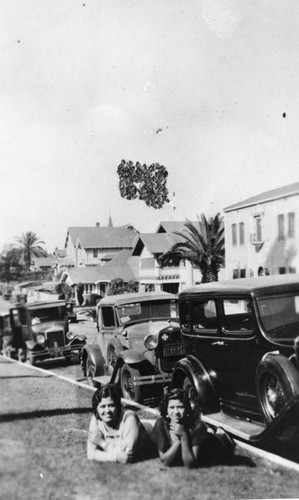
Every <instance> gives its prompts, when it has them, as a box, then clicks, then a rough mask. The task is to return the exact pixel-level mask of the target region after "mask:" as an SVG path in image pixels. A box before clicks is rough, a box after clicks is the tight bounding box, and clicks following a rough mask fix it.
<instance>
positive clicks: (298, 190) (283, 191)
mask: <svg viewBox="0 0 299 500" xmlns="http://www.w3.org/2000/svg"><path fill="white" fill-rule="evenodd" d="M296 194H299V182H295V183H294V184H288V185H287V186H283V187H279V188H277V189H271V191H265V192H264V193H261V194H258V195H256V196H252V197H251V198H247V199H246V200H243V201H240V202H239V203H235V204H234V205H230V206H229V207H226V208H224V212H230V211H231V210H237V209H239V208H245V207H250V206H251V205H258V204H259V203H266V202H269V201H273V200H277V199H279V198H284V197H285V196H294V195H296Z"/></svg>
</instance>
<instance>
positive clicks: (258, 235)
mask: <svg viewBox="0 0 299 500" xmlns="http://www.w3.org/2000/svg"><path fill="white" fill-rule="evenodd" d="M255 228H256V241H263V240H262V218H261V217H256V218H255Z"/></svg>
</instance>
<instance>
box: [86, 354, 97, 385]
mask: <svg viewBox="0 0 299 500" xmlns="http://www.w3.org/2000/svg"><path fill="white" fill-rule="evenodd" d="M95 374H96V365H95V364H94V362H93V361H92V359H91V357H90V355H89V354H88V356H87V359H86V378H87V383H88V385H91V386H92V387H94V383H93V379H94V377H95Z"/></svg>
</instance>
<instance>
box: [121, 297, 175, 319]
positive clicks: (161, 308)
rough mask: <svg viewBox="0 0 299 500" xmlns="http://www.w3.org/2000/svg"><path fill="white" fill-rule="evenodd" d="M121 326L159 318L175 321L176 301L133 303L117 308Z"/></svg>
mask: <svg viewBox="0 0 299 500" xmlns="http://www.w3.org/2000/svg"><path fill="white" fill-rule="evenodd" d="M118 314H119V319H120V323H121V324H123V325H124V324H125V323H128V322H129V321H142V320H149V319H151V320H153V319H160V318H171V319H177V317H178V311H177V301H176V300H155V301H148V302H135V303H132V304H125V305H123V306H120V307H118Z"/></svg>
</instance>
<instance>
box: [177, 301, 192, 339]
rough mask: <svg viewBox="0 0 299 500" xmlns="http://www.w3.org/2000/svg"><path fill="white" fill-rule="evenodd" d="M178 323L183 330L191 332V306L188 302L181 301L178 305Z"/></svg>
mask: <svg viewBox="0 0 299 500" xmlns="http://www.w3.org/2000/svg"><path fill="white" fill-rule="evenodd" d="M179 311H180V313H179V315H180V324H181V329H182V331H183V332H186V333H188V332H191V308H190V302H187V301H182V302H181V303H180V306H179Z"/></svg>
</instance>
